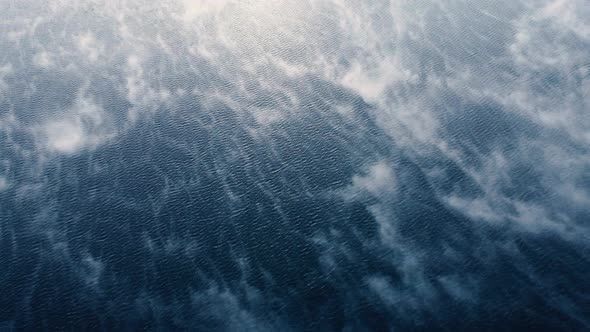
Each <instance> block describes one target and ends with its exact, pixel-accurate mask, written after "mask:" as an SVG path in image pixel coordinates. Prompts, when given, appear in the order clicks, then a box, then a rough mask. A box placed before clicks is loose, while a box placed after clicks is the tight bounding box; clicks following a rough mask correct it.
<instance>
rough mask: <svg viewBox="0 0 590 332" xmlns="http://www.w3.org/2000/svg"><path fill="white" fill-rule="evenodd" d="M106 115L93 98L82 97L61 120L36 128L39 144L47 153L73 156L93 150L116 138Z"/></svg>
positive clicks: (60, 117) (54, 119) (62, 115)
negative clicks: (86, 149)
mask: <svg viewBox="0 0 590 332" xmlns="http://www.w3.org/2000/svg"><path fill="white" fill-rule="evenodd" d="M105 116H106V115H105V112H104V110H103V109H102V107H101V106H99V105H98V104H96V103H95V102H94V101H93V100H92V99H91V98H89V97H87V96H83V95H80V96H79V97H78V98H77V100H76V102H75V104H74V105H73V106H72V107H71V108H70V109H68V110H67V111H66V112H64V113H62V114H60V115H59V118H53V119H50V120H48V121H46V122H44V123H42V124H40V125H38V126H36V127H35V128H34V132H35V134H36V136H37V139H38V141H39V142H38V144H39V145H40V146H42V147H43V148H44V149H45V150H46V151H48V152H54V153H59V154H73V153H77V152H79V151H80V150H82V149H85V148H92V147H95V146H97V145H99V144H100V143H102V142H104V141H106V140H108V139H109V138H110V137H112V136H114V134H115V132H114V131H113V129H112V128H109V124H108V123H107V119H105Z"/></svg>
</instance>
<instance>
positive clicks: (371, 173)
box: [347, 161, 396, 197]
mask: <svg viewBox="0 0 590 332" xmlns="http://www.w3.org/2000/svg"><path fill="white" fill-rule="evenodd" d="M395 190H396V179H395V173H394V171H393V169H392V167H391V166H390V165H389V164H388V163H387V162H385V161H380V162H377V163H375V164H372V165H370V166H369V167H368V169H367V173H366V174H363V175H355V176H353V177H352V185H351V186H350V187H349V188H348V190H347V191H348V192H349V194H350V195H352V196H354V195H357V194H370V195H372V196H374V197H380V196H383V195H387V194H392V193H394V192H395Z"/></svg>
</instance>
